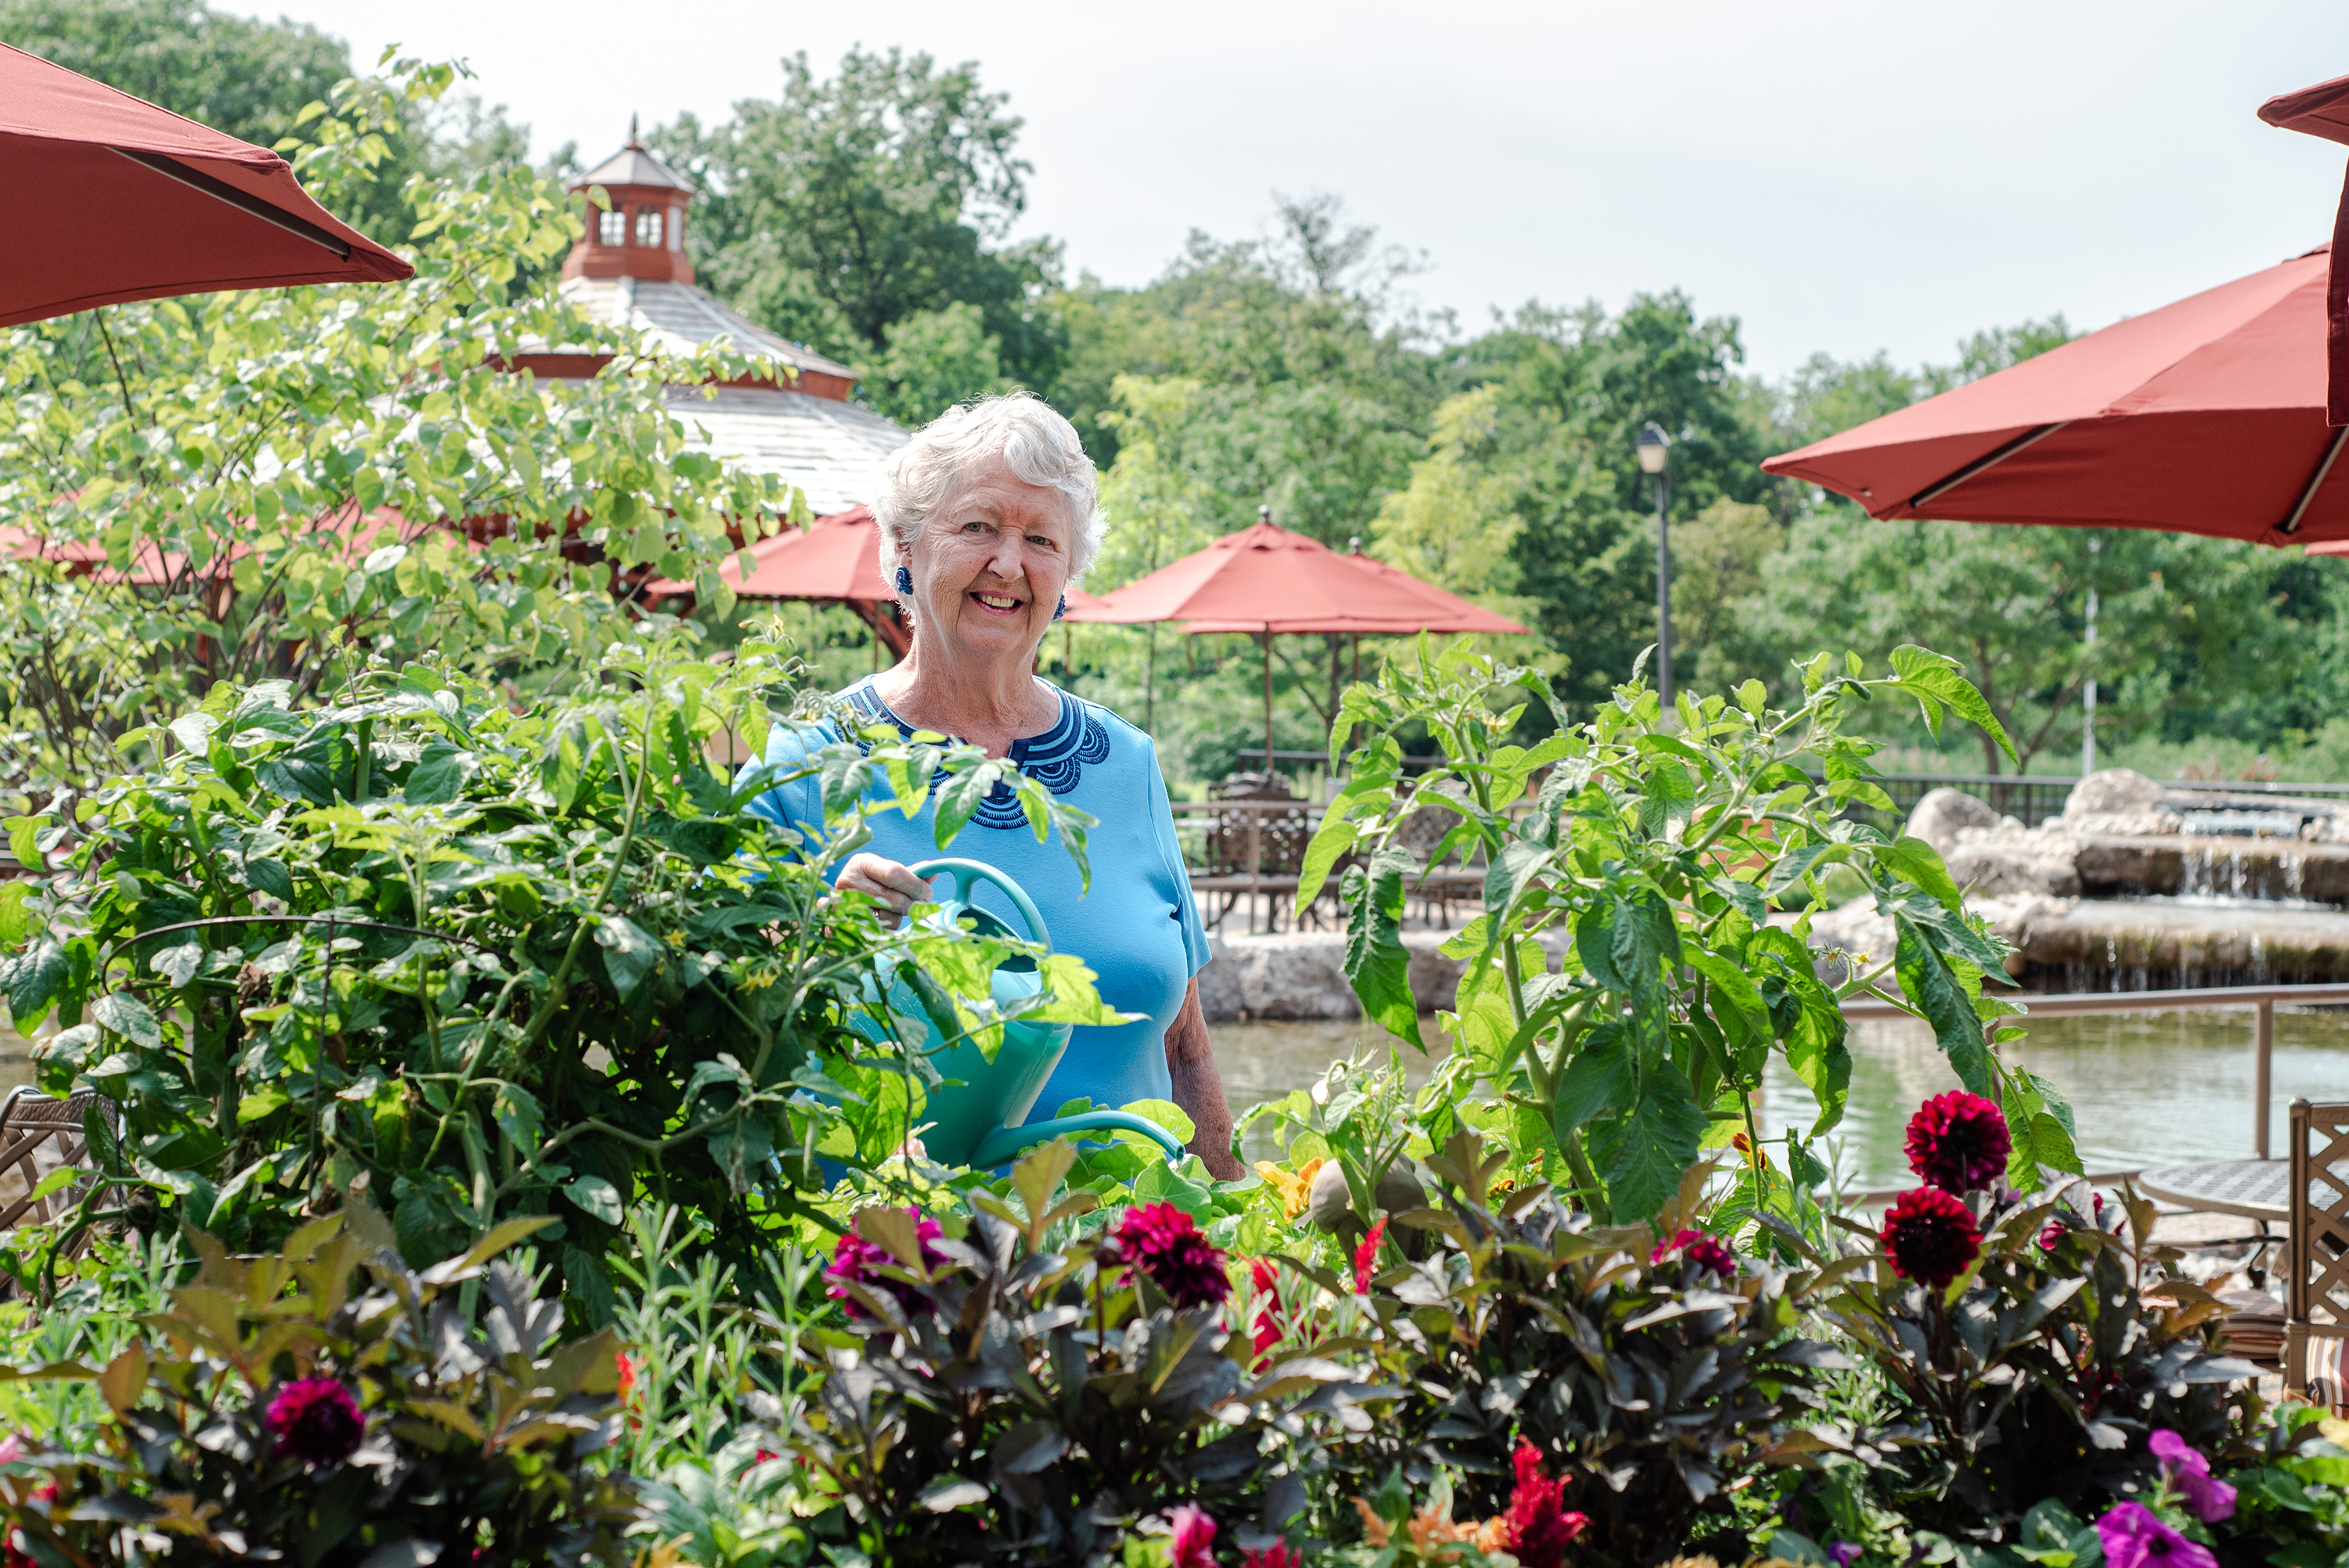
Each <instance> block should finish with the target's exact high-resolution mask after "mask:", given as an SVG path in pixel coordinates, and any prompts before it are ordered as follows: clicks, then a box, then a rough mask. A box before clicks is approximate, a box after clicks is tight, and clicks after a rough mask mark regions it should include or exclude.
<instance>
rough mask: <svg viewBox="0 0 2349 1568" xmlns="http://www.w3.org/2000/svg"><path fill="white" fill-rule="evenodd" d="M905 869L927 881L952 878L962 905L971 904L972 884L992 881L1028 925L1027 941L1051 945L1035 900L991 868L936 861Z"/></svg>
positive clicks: (957, 897) (969, 863)
mask: <svg viewBox="0 0 2349 1568" xmlns="http://www.w3.org/2000/svg"><path fill="white" fill-rule="evenodd" d="M905 869H906V870H908V871H910V872H913V873H914V874H915V875H916V876H917V877H920V878H922V879H923V880H924V881H927V880H928V879H930V878H931V877H934V876H938V875H946V876H950V877H952V878H954V885H955V893H954V895H955V897H956V899H957V900H958V901H960V902H961V903H970V901H971V899H970V891H971V883H973V882H980V881H985V882H993V883H994V884H995V885H996V886H997V887H999V888H1001V889H1002V890H1003V896H1004V897H1006V898H1008V899H1009V900H1010V901H1011V907H1012V908H1013V909H1015V910H1018V911H1019V918H1020V919H1021V920H1023V921H1025V922H1027V923H1028V938H1029V940H1030V941H1031V942H1036V943H1040V944H1042V945H1044V946H1046V947H1050V946H1051V945H1052V934H1051V933H1050V932H1049V931H1047V930H1045V929H1044V917H1043V916H1042V915H1041V914H1039V913H1037V912H1036V903H1035V901H1034V900H1032V899H1030V897H1029V896H1028V890H1027V889H1025V888H1023V887H1021V886H1020V885H1019V883H1018V882H1013V881H1012V880H1011V879H1010V878H1009V877H1008V876H1005V875H1004V874H1003V873H1002V872H999V871H997V870H996V869H995V868H994V867H993V866H990V865H988V864H986V863H984V862H983V861H964V860H937V861H923V862H922V863H921V864H919V865H917V866H908V867H906V868H905Z"/></svg>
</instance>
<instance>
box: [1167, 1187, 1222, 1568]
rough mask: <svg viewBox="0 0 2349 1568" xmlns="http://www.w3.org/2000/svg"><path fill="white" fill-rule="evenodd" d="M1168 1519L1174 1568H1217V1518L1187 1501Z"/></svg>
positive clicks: (1169, 1515) (1168, 1516)
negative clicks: (1172, 1528) (1170, 1529)
mask: <svg viewBox="0 0 2349 1568" xmlns="http://www.w3.org/2000/svg"><path fill="white" fill-rule="evenodd" d="M1170 1207H1171V1205H1170ZM1167 1519H1168V1520H1169V1522H1172V1523H1173V1524H1174V1543H1173V1544H1174V1553H1173V1557H1174V1568H1216V1522H1215V1521H1214V1520H1212V1519H1210V1518H1208V1517H1207V1511H1206V1509H1203V1508H1196V1507H1194V1506H1193V1505H1191V1504H1190V1503H1187V1502H1186V1503H1185V1504H1183V1505H1182V1506H1181V1507H1179V1508H1177V1509H1175V1510H1174V1512H1172V1513H1170V1514H1168V1515H1167Z"/></svg>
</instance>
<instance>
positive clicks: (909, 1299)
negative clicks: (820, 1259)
mask: <svg viewBox="0 0 2349 1568" xmlns="http://www.w3.org/2000/svg"><path fill="white" fill-rule="evenodd" d="M905 1212H906V1213H908V1214H911V1215H912V1216H913V1217H914V1222H915V1223H914V1233H915V1235H916V1236H917V1237H918V1238H919V1239H920V1241H921V1244H922V1264H923V1266H924V1267H925V1268H933V1269H934V1268H936V1267H937V1266H938V1264H942V1263H944V1262H946V1254H945V1253H941V1252H939V1251H938V1250H937V1249H936V1248H935V1247H933V1246H931V1245H930V1243H932V1242H935V1241H936V1240H938V1239H939V1238H940V1237H941V1236H943V1235H945V1234H946V1233H945V1232H943V1231H941V1230H939V1229H938V1222H936V1220H933V1219H931V1218H930V1217H929V1216H928V1215H926V1214H925V1213H923V1212H921V1211H920V1210H919V1209H908V1210H906V1211H905ZM896 1265H897V1260H896V1258H895V1256H894V1255H892V1254H891V1253H890V1251H889V1249H888V1248H886V1247H884V1246H878V1245H875V1244H874V1243H871V1242H868V1241H866V1240H865V1239H864V1237H863V1236H860V1235H858V1234H857V1233H855V1232H854V1231H851V1232H849V1233H848V1234H846V1235H844V1236H843V1237H841V1238H840V1244H839V1245H838V1246H836V1247H834V1248H833V1250H832V1263H831V1264H830V1265H829V1266H827V1267H826V1268H825V1269H824V1271H823V1272H824V1274H826V1275H827V1276H828V1277H829V1278H831V1279H832V1280H833V1281H834V1282H836V1283H834V1284H828V1285H826V1286H824V1287H823V1289H824V1294H825V1295H829V1296H831V1297H832V1298H833V1300H835V1301H837V1302H839V1303H840V1304H841V1305H843V1306H845V1307H847V1308H848V1315H849V1316H851V1317H870V1316H872V1314H871V1313H869V1312H867V1311H865V1309H864V1304H863V1303H861V1302H859V1301H858V1300H857V1299H856V1297H855V1296H854V1295H850V1294H849V1292H848V1290H847V1289H846V1288H845V1287H846V1286H847V1285H848V1284H861V1285H863V1286H864V1288H865V1289H866V1290H869V1291H887V1292H888V1293H889V1294H890V1295H894V1296H895V1297H896V1298H897V1305H900V1306H902V1307H904V1308H905V1310H906V1311H907V1312H908V1313H913V1312H916V1311H918V1310H920V1308H921V1305H922V1293H921V1291H920V1290H919V1289H918V1288H917V1287H916V1286H914V1285H911V1284H906V1283H905V1281H904V1280H898V1279H889V1278H886V1277H885V1276H884V1275H883V1274H881V1273H880V1272H879V1271H880V1270H882V1269H884V1268H894V1267H895V1266H896Z"/></svg>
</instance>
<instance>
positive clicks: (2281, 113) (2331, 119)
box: [2260, 77, 2349, 425]
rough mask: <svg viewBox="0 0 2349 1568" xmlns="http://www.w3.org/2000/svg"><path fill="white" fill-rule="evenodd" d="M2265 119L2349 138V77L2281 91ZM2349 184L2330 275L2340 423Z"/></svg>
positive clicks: (2328, 359)
mask: <svg viewBox="0 0 2349 1568" xmlns="http://www.w3.org/2000/svg"><path fill="white" fill-rule="evenodd" d="M2260 118H2261V119H2263V120H2265V121H2267V122H2268V123H2269V124H2270V125H2273V126H2281V127H2282V128H2283V129H2286V130H2299V131H2305V132H2306V133H2308V134H2309V135H2310V136H2321V137H2323V139H2325V140H2327V141H2339V142H2349V77H2333V79H2332V80H2331V81H2329V82H2319V83H2317V84H2316V85H2315V86H2314V87H2313V88H2301V89H2300V90H2299V91H2298V92H2296V93H2278V94H2277V95H2276V96H2275V97H2273V98H2270V99H2268V101H2267V102H2265V103H2263V104H2261V106H2260ZM2344 253H2349V183H2344V185H2343V187H2342V190H2341V206H2340V209H2339V211H2336V212H2335V213H2334V214H2333V265H2332V269H2331V271H2330V272H2329V273H2327V275H2326V278H2325V289H2324V329H2325V382H2326V393H2325V407H2324V417H2325V418H2326V420H2327V421H2329V422H2330V423H2332V424H2335V425H2349V261H2344V259H2343V257H2344Z"/></svg>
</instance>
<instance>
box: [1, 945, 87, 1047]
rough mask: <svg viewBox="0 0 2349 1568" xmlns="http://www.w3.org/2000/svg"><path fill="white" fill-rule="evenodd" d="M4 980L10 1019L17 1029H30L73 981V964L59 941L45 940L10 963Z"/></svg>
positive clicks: (27, 949) (29, 948)
mask: <svg viewBox="0 0 2349 1568" xmlns="http://www.w3.org/2000/svg"><path fill="white" fill-rule="evenodd" d="M72 978H73V963H72V961H71V960H70V959H68V958H67V956H66V950H65V949H64V948H62V947H60V946H58V945H57V939H56V938H54V937H48V936H44V937H42V938H41V939H40V940H39V941H37V942H36V943H34V944H32V945H31V946H30V947H27V948H26V950H25V951H24V952H22V953H20V954H17V955H16V957H15V958H14V959H12V960H10V961H9V962H8V964H7V965H6V966H5V981H6V984H7V986H8V1016H9V1018H10V1019H11V1020H12V1021H13V1023H14V1025H15V1026H16V1028H17V1029H19V1030H24V1029H29V1028H31V1027H32V1026H34V1025H35V1024H36V1023H37V1022H39V1021H40V1017H41V1015H42V1014H44V1013H46V1012H47V1011H48V1008H49V1004H50V1003H51V1002H53V1001H54V1000H56V999H57V993H58V992H60V991H62V990H64V989H65V986H66V983H67V981H68V980H70V979H72Z"/></svg>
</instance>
